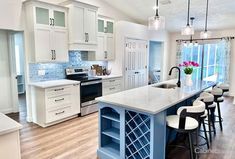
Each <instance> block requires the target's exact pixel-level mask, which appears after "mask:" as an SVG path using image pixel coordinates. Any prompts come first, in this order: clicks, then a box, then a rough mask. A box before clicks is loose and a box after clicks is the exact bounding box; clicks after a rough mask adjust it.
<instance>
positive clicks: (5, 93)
mask: <svg viewBox="0 0 235 159" xmlns="http://www.w3.org/2000/svg"><path fill="white" fill-rule="evenodd" d="M0 88H1V91H2V92H1V93H0V112H2V113H10V112H12V111H13V103H12V97H11V91H12V89H11V74H10V59H9V50H8V35H7V31H3V30H0Z"/></svg>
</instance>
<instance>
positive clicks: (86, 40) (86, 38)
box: [85, 33, 88, 42]
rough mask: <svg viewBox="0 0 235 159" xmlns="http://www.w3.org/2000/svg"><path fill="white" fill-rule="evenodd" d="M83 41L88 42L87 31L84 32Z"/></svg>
mask: <svg viewBox="0 0 235 159" xmlns="http://www.w3.org/2000/svg"><path fill="white" fill-rule="evenodd" d="M85 42H88V33H85Z"/></svg>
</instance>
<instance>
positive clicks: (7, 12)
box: [0, 0, 22, 30]
mask: <svg viewBox="0 0 235 159" xmlns="http://www.w3.org/2000/svg"><path fill="white" fill-rule="evenodd" d="M21 6H22V4H21V0H0V19H1V20H0V29H8V30H18V29H20V27H21V23H20V19H21Z"/></svg>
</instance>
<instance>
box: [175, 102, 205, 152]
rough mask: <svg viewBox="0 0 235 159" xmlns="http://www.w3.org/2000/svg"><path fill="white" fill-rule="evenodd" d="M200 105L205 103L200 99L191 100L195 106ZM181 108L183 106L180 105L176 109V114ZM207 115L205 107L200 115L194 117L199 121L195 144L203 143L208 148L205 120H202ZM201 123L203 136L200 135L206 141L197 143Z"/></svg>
mask: <svg viewBox="0 0 235 159" xmlns="http://www.w3.org/2000/svg"><path fill="white" fill-rule="evenodd" d="M200 105H201V106H204V107H205V103H204V102H201V101H200V100H195V101H194V102H193V106H195V107H197V106H200ZM182 109H184V107H180V108H179V109H178V111H177V114H178V115H179V114H180V112H181V110H182ZM207 115H208V111H207V110H206V109H205V111H204V113H203V114H202V115H201V116H200V117H199V116H196V117H195V119H196V120H197V121H198V122H199V127H198V128H197V130H196V144H197V146H201V145H205V144H206V145H207V148H208V149H209V148H210V146H209V141H208V136H207V131H206V125H205V122H204V120H205V119H206V117H207ZM191 117H193V118H194V116H191ZM201 124H202V125H203V131H204V137H203V136H201V137H202V138H203V139H205V140H206V143H205V144H201V145H199V143H198V137H199V129H200V127H201Z"/></svg>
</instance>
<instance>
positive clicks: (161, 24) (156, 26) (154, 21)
mask: <svg viewBox="0 0 235 159" xmlns="http://www.w3.org/2000/svg"><path fill="white" fill-rule="evenodd" d="M154 9H156V14H155V16H153V17H150V18H149V19H148V28H149V30H160V29H164V28H165V18H164V17H162V16H159V14H158V12H159V4H158V0H156V7H154Z"/></svg>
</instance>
